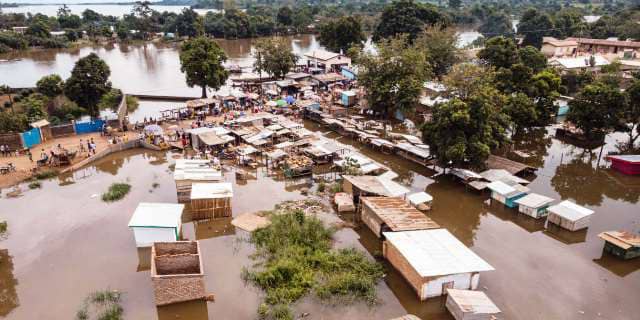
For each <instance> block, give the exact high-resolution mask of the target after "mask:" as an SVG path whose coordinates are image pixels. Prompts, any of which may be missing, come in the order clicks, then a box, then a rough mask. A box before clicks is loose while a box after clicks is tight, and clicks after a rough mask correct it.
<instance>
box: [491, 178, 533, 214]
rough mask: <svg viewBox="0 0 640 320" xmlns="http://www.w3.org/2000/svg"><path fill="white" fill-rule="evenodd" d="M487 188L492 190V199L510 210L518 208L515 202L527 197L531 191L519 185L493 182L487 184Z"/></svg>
mask: <svg viewBox="0 0 640 320" xmlns="http://www.w3.org/2000/svg"><path fill="white" fill-rule="evenodd" d="M487 188H489V190H491V198H492V199H494V200H496V201H498V202H500V203H502V204H504V205H505V206H507V207H509V208H515V207H517V206H518V205H517V204H516V203H515V201H516V200H518V199H520V198H522V197H524V196H526V195H527V192H529V189H528V188H527V187H524V186H522V185H519V184H515V185H513V186H511V185H508V184H506V183H504V182H502V181H494V182H491V183H489V184H487Z"/></svg>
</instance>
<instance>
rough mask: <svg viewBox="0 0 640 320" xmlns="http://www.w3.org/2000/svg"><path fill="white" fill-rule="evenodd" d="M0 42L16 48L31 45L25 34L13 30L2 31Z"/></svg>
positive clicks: (21, 48)
mask: <svg viewBox="0 0 640 320" xmlns="http://www.w3.org/2000/svg"><path fill="white" fill-rule="evenodd" d="M0 44H2V45H4V46H6V47H8V48H11V49H15V50H24V49H26V48H27V46H29V42H28V41H27V39H25V37H24V36H22V35H21V34H19V33H15V32H11V31H0Z"/></svg>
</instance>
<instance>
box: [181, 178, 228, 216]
mask: <svg viewBox="0 0 640 320" xmlns="http://www.w3.org/2000/svg"><path fill="white" fill-rule="evenodd" d="M232 197H233V187H232V185H231V183H229V182H219V183H194V184H193V185H192V186H191V206H190V209H191V217H192V219H194V220H202V219H212V218H222V217H230V216H231V198H232Z"/></svg>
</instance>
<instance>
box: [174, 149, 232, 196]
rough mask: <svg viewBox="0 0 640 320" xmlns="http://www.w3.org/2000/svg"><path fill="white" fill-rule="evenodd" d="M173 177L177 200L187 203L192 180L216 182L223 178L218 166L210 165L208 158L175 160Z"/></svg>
mask: <svg viewBox="0 0 640 320" xmlns="http://www.w3.org/2000/svg"><path fill="white" fill-rule="evenodd" d="M173 179H174V180H175V182H176V192H177V197H178V202H180V203H187V202H190V200H191V185H192V184H193V183H194V182H218V181H220V180H222V179H223V176H222V171H220V168H219V167H215V166H213V165H212V163H211V161H209V160H185V159H178V160H176V166H175V171H174V172H173Z"/></svg>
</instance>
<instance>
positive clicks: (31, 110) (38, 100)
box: [19, 93, 48, 122]
mask: <svg viewBox="0 0 640 320" xmlns="http://www.w3.org/2000/svg"><path fill="white" fill-rule="evenodd" d="M46 104H47V98H46V97H45V96H43V95H41V94H39V93H33V94H30V95H29V96H28V97H26V98H25V99H22V100H21V101H20V103H19V105H20V107H21V109H22V110H24V114H25V115H26V116H27V120H28V121H29V122H34V121H38V120H42V119H46V118H47V117H48V114H47V112H46V111H45V106H46Z"/></svg>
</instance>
